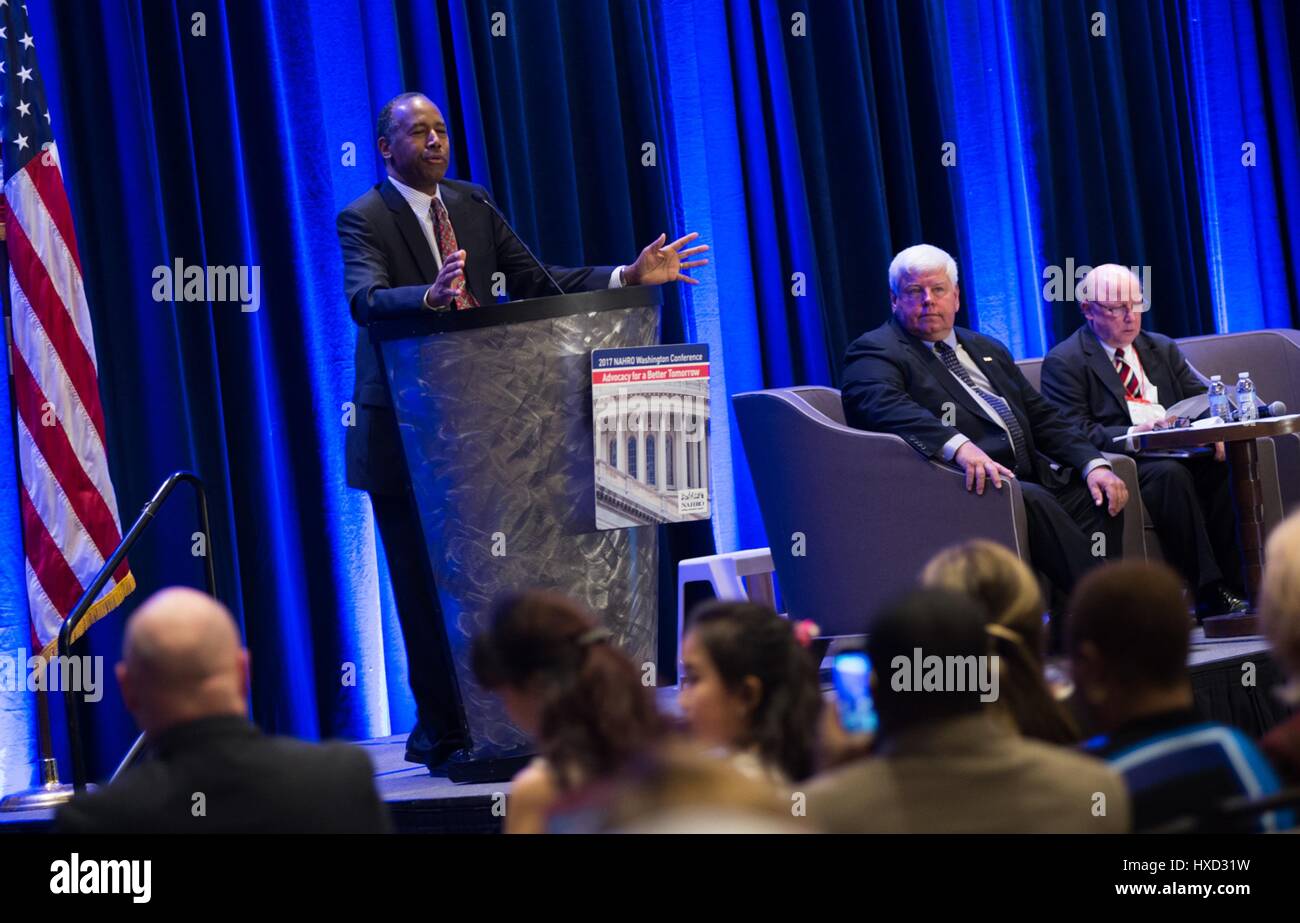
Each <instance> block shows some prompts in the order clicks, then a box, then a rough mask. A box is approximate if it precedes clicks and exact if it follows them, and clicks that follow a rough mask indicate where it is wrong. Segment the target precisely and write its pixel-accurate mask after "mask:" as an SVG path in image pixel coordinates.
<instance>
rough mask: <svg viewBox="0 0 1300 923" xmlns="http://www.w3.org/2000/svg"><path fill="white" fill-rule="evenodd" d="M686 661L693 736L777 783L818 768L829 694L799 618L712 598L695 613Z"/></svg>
mask: <svg viewBox="0 0 1300 923" xmlns="http://www.w3.org/2000/svg"><path fill="white" fill-rule="evenodd" d="M682 668H683V675H682V687H681V695H680V703H681V707H682V713H683V715H684V717H685V719H686V723H687V726H688V728H689V729H690V733H691V736H692V737H694V738H695V739H696V740H698V741H700V742H701V743H703V744H705V745H706V746H709V747H714V748H718V749H720V750H722V751H723V752H725V753H727V754H728V755H729V757H730V758H731V759H732V761H733V763H735V765H736V767H737V768H739V769H741V770H742V771H744V772H746V773H748V774H749V775H751V776H759V777H763V778H765V779H767V780H768V781H771V782H773V783H775V784H780V785H786V784H789V783H792V782H801V781H803V780H804V779H806V778H808V777H809V776H810V775H811V774H812V772H813V768H814V766H813V762H814V746H815V743H816V736H817V724H818V716H819V714H820V712H821V708H822V700H821V692H820V688H819V686H818V682H817V664H816V663H815V662H814V658H813V656H812V654H811V653H810V651H809V650H808V648H806V647H804V646H803V644H801V643H800V641H799V640H798V638H797V637H796V632H795V626H794V625H792V624H791V623H790V622H789V621H787V620H786V619H783V618H781V617H780V616H779V615H777V614H776V613H775V612H773V611H772V610H771V609H769V608H767V607H766V606H761V605H758V604H756V603H748V602H711V603H706V604H705V605H703V606H701V607H700V608H698V609H696V610H695V612H694V613H693V614H692V617H691V620H690V626H689V629H688V630H687V632H686V637H685V639H684V640H683V642H682Z"/></svg>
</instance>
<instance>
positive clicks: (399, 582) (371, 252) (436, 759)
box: [338, 93, 708, 770]
mask: <svg viewBox="0 0 1300 923" xmlns="http://www.w3.org/2000/svg"><path fill="white" fill-rule="evenodd" d="M378 145H379V153H380V155H381V156H382V157H383V159H384V167H385V170H386V172H387V174H388V177H387V179H385V180H384V181H383V182H381V183H379V184H378V185H377V186H375V187H374V188H373V189H371V190H370V191H368V192H367V193H366V194H365V195H363V196H361V197H360V198H359V199H357V200H356V201H354V202H352V203H351V204H349V205H348V206H347V207H346V208H344V209H343V210H342V211H341V212H339V215H338V233H339V242H340V244H341V246H342V250H343V283H344V289H345V290H346V292H347V297H348V306H349V309H350V310H351V312H352V319H353V320H354V321H356V323H357V324H359V325H361V326H363V327H364V326H365V325H367V324H370V323H372V322H374V321H378V320H384V319H388V318H394V317H401V316H409V315H411V314H416V313H419V312H421V311H451V310H471V309H473V308H477V307H478V306H480V305H482V304H487V303H490V302H492V301H495V300H496V299H495V297H494V292H493V282H494V277H496V279H500V280H502V281H504V283H505V287H506V290H507V291H508V292H509V294H510V297H511V299H520V298H535V297H539V296H543V295H555V294H563V293H566V292H582V291H593V290H596V289H602V288H621V287H622V286H625V285H660V284H663V283H665V282H675V281H682V282H687V283H690V284H696V280H695V279H692V278H691V277H690V276H688V275H686V273H685V272H684V270H687V269H690V268H692V267H696V266H703V265H704V264H705V263H706V262H708V261H707V260H705V259H703V258H696V259H691V258H692V257H697V256H698V254H700V253H703V252H704V251H705V250H707V249H708V247H707V246H705V245H703V244H699V245H696V246H687V245H688V244H690V243H691V242H692V241H694V240H695V239H696V238H697V237H698V236H699V235H698V234H687V235H686V236H684V237H682V238H680V239H678V240H675V241H673V242H672V243H667V235H666V234H661V235H660V236H659V238H658V239H656V240H654V241H652V242H651V243H650V245H649V246H647V247H646V248H645V249H644V250H642V251H641V254H640V255H639V256H638V257H637V258H636V261H635V262H633V263H632V264H631V265H630V266H589V267H583V268H578V269H568V268H565V267H562V266H545V265H543V264H542V263H540V262H539V261H538V260H536V259H535V258H534V257H533V255H532V253H531V251H530V250H529V249H528V247H527V246H526V245H525V244H524V243H523V242H522V241H521V240H520V239H519V238H518V237H516V236H515V233H514V231H513V230H512V229H511V228H510V226H509V225H508V224H507V223H506V221H505V219H504V217H503V216H502V215H501V214H500V212H499V211H497V208H496V206H495V205H494V204H493V203H492V200H491V198H489V196H488V195H487V192H486V190H485V189H483V187H481V186H477V185H474V184H473V183H463V182H456V181H453V180H448V179H445V178H444V177H445V174H446V172H447V165H448V163H449V162H450V154H451V150H450V142H449V138H448V135H447V123H446V120H445V119H444V118H443V115H442V112H441V111H440V110H439V109H438V107H437V106H436V105H434V104H433V103H432V102H431V101H430V100H429V99H428V98H427V97H426V96H424V95H423V94H420V93H402V94H401V95H399V96H397V97H394V98H393V99H392V100H390V101H389V102H388V103H387V104H386V105H385V106H384V108H383V109H382V110H381V111H380V113H379V124H378ZM498 273H499V274H500V275H499V276H498V275H497V274H498ZM382 369H383V365H382V363H381V361H380V354H379V347H378V344H377V343H372V342H371V339H370V337H369V335H368V334H367V333H366V331H364V330H361V331H358V335H357V349H356V385H355V387H354V389H353V396H352V401H353V404H354V406H355V407H356V424H355V425H354V426H351V427H349V428H348V432H347V480H348V485H349V486H351V487H355V488H358V489H360V490H364V491H366V492H367V493H369V494H370V501H371V505H372V507H373V509H374V513H375V521H376V523H377V524H378V526H379V533H380V536H381V537H382V539H383V544H384V553H385V556H386V558H387V561H388V571H389V575H390V577H391V580H392V585H393V596H394V599H395V600H396V602H397V614H398V620H399V621H400V622H401V625H402V637H403V641H404V643H405V646H406V657H407V665H408V670H409V673H410V682H411V692H412V694H413V695H414V697H415V704H416V711H417V713H418V716H419V722H418V724H417V726H416V728H415V729H414V730H413V731H412V732H411V735H410V737H409V738H408V739H407V744H406V758H407V760H409V761H411V762H415V763H424V764H426V765H427V766H429V768H430V769H431V770H432V769H434V768H436V767H437V766H439V765H441V764H443V763H445V762H446V760H447V758H448V757H449V756H450V755H451V754H452V753H454V752H455V751H456V750H458V749H460V748H461V747H462V746H464V745H465V744H466V743H467V741H465V740H464V737H463V724H462V719H461V715H460V706H459V702H458V696H457V693H456V687H455V680H454V674H453V671H452V665H451V655H450V652H449V651H448V649H447V642H446V636H445V633H444V631H443V627H442V618H441V615H440V613H439V611H438V605H437V594H436V591H435V588H434V586H433V578H432V575H431V574H430V573H429V568H428V564H427V561H426V557H425V551H424V549H425V543H424V535H423V532H422V531H421V528H420V521H419V518H418V516H417V515H416V511H415V503H414V499H413V497H412V494H411V484H410V477H409V475H408V473H407V469H406V460H405V457H404V456H403V454H402V443H401V438H400V436H399V435H398V430H397V418H396V416H395V414H394V412H393V405H392V401H391V399H390V397H389V393H388V383H387V381H386V380H385V378H384V374H383V371H382Z"/></svg>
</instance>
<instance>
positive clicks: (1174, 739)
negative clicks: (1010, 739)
mask: <svg viewBox="0 0 1300 923" xmlns="http://www.w3.org/2000/svg"><path fill="white" fill-rule="evenodd" d="M1068 630H1069V647H1070V658H1071V661H1072V664H1073V671H1074V681H1075V683H1076V685H1077V686H1078V689H1079V693H1080V695H1081V697H1082V698H1081V704H1082V706H1083V708H1084V709H1085V710H1086V712H1087V714H1088V717H1089V718H1091V719H1092V721H1093V722H1094V723H1095V725H1096V726H1097V727H1098V728H1100V729H1101V730H1102V731H1103V733H1102V735H1101V736H1099V737H1096V738H1093V739H1092V740H1090V741H1088V742H1087V743H1086V744H1085V745H1084V746H1085V749H1086V750H1087V751H1088V752H1090V753H1093V754H1095V755H1097V756H1100V757H1102V758H1103V759H1105V760H1107V761H1108V762H1109V763H1110V765H1111V766H1112V767H1113V768H1114V769H1115V770H1117V771H1118V772H1119V773H1121V774H1122V775H1123V776H1124V780H1125V782H1126V783H1127V785H1128V789H1129V795H1130V798H1131V799H1132V802H1133V821H1134V827H1135V828H1136V829H1138V830H1150V829H1153V828H1157V827H1160V826H1162V825H1165V824H1168V823H1170V822H1172V821H1175V820H1185V819H1187V818H1189V817H1191V816H1193V815H1197V814H1200V813H1204V812H1207V811H1209V810H1212V809H1213V808H1214V807H1216V806H1217V805H1219V804H1221V803H1222V802H1223V801H1225V800H1226V799H1228V798H1231V797H1233V796H1239V795H1248V796H1251V797H1260V796H1264V795H1270V794H1273V793H1274V792H1276V791H1277V790H1278V788H1279V786H1278V781H1277V776H1276V775H1275V774H1274V772H1273V770H1272V768H1271V767H1270V766H1269V765H1268V763H1267V761H1266V760H1265V759H1264V756H1263V754H1262V753H1260V752H1259V749H1258V748H1257V747H1256V746H1255V745H1254V744H1253V743H1252V742H1251V741H1250V739H1249V738H1248V737H1246V735H1245V734H1243V733H1241V732H1240V731H1238V730H1237V729H1235V728H1231V727H1227V726H1226V725H1222V724H1215V723H1214V722H1210V721H1205V720H1203V719H1202V718H1200V717H1199V716H1198V715H1197V713H1196V712H1195V710H1194V709H1193V700H1192V681H1191V675H1190V674H1189V673H1188V670H1187V654H1188V645H1189V636H1190V631H1191V616H1190V615H1189V613H1188V609H1187V603H1186V600H1185V598H1184V594H1183V586H1182V584H1181V583H1180V582H1179V579H1178V577H1177V575H1176V574H1175V573H1174V572H1173V571H1172V570H1170V569H1169V568H1168V567H1166V566H1165V565H1163V564H1152V563H1143V562H1134V561H1122V562H1117V563H1114V564H1107V565H1105V566H1104V567H1102V568H1100V569H1098V570H1097V571H1095V572H1093V573H1090V574H1088V575H1087V576H1086V577H1085V578H1084V579H1083V580H1082V581H1080V583H1079V586H1078V588H1077V589H1076V590H1075V593H1074V597H1073V598H1072V599H1071V602H1070V608H1069V624H1068ZM1276 823H1277V818H1276V817H1275V816H1274V815H1272V814H1268V815H1264V817H1263V820H1262V824H1263V826H1264V828H1265V829H1270V828H1272V827H1273V826H1274V825H1275V824H1276Z"/></svg>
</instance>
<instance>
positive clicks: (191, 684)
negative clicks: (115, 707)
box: [55, 588, 389, 833]
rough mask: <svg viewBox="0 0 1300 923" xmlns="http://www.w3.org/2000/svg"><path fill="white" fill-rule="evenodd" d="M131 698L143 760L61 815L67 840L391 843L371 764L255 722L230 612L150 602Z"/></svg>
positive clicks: (127, 662) (128, 649)
mask: <svg viewBox="0 0 1300 923" xmlns="http://www.w3.org/2000/svg"><path fill="white" fill-rule="evenodd" d="M117 680H118V684H119V685H120V686H121V689H122V698H123V700H124V701H125V703H126V707H127V709H128V710H129V711H130V712H131V715H132V716H133V717H134V718H135V721H136V724H138V725H139V726H140V729H141V730H142V731H143V732H144V738H145V744H144V751H143V753H142V755H141V758H140V761H139V762H137V763H136V764H135V765H133V766H131V767H130V768H128V769H127V770H126V771H125V772H123V774H122V775H121V776H119V777H118V778H117V779H114V780H113V781H112V782H110V783H109V784H108V785H106V786H105V787H103V788H101V789H98V790H96V791H91V792H85V793H82V794H80V795H78V796H76V797H75V798H73V799H72V801H70V802H69V803H68V804H66V805H64V807H63V808H62V809H61V810H60V811H59V813H58V815H57V817H56V819H55V827H56V829H57V830H58V831H59V832H61V833H383V832H387V831H388V830H389V820H388V813H387V811H386V810H385V808H384V806H383V804H382V803H381V802H380V800H379V796H378V794H377V793H376V792H375V784H374V768H373V767H372V766H371V763H370V760H369V759H368V758H367V757H366V755H365V753H363V752H362V751H361V750H359V749H358V748H356V747H353V746H349V745H347V744H343V743H330V744H312V743H306V742H304V741H300V740H291V739H289V738H285V737H271V736H268V735H265V734H263V733H262V732H261V731H259V730H258V729H257V727H256V725H253V724H251V723H250V722H249V720H248V708H247V704H246V701H247V699H246V697H247V695H248V652H247V651H246V650H244V648H243V647H242V646H241V644H240V640H239V631H238V629H237V628H236V626H235V621H234V619H233V618H232V617H231V615H230V612H229V611H228V610H227V609H226V608H225V607H224V606H222V605H221V604H220V603H219V602H217V601H216V600H215V599H213V598H212V597H210V596H208V595H206V594H204V593H200V592H198V591H196V590H190V589H184V588H173V589H168V590H163V591H161V592H159V593H156V594H154V595H153V596H152V597H150V598H149V599H147V600H146V601H145V602H144V604H143V605H141V606H140V608H139V609H138V610H137V611H136V612H135V614H134V615H133V616H132V617H131V618H130V620H129V621H128V622H127V624H126V636H125V639H124V641H123V651H122V661H121V662H120V663H119V664H118V665H117Z"/></svg>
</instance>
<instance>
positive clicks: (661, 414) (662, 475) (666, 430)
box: [591, 343, 711, 530]
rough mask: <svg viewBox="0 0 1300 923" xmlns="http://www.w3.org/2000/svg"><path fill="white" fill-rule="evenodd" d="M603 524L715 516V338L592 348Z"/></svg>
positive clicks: (597, 497) (597, 475)
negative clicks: (712, 416)
mask: <svg viewBox="0 0 1300 923" xmlns="http://www.w3.org/2000/svg"><path fill="white" fill-rule="evenodd" d="M591 407H592V432H593V435H594V437H595V446H594V453H593V458H594V463H595V479H594V480H595V504H596V528H597V529H600V530H606V529H627V528H632V527H635V526H644V525H652V524H656V523H669V522H692V521H695V520H700V519H708V518H709V511H710V506H711V504H710V494H709V489H710V484H709V347H708V344H707V343H687V344H677V345H667V346H630V347H620V348H611V349H593V350H592V351H591Z"/></svg>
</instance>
